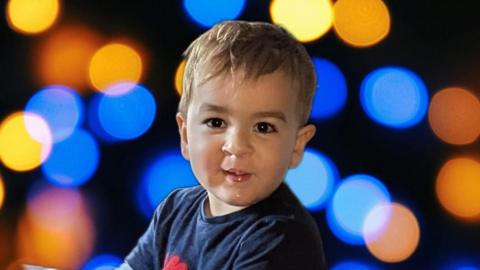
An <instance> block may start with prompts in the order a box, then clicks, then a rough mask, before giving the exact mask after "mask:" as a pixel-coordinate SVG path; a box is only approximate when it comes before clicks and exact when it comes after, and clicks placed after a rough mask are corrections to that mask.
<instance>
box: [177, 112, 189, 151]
mask: <svg viewBox="0 0 480 270" xmlns="http://www.w3.org/2000/svg"><path fill="white" fill-rule="evenodd" d="M175 118H176V119H177V125H178V133H180V148H181V150H182V156H183V157H184V158H185V159H186V160H190V155H189V153H188V139H187V119H186V117H185V116H184V115H183V114H182V113H181V112H178V113H177V115H176V117H175Z"/></svg>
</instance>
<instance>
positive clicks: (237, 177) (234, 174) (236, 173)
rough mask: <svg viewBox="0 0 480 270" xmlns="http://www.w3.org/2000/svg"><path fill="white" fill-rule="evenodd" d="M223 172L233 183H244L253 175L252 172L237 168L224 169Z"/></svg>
mask: <svg viewBox="0 0 480 270" xmlns="http://www.w3.org/2000/svg"><path fill="white" fill-rule="evenodd" d="M222 171H223V173H224V174H225V178H226V179H227V180H228V181H230V182H233V183H242V182H246V181H248V179H250V177H251V175H252V174H251V173H249V172H246V171H242V170H237V169H228V170H222Z"/></svg>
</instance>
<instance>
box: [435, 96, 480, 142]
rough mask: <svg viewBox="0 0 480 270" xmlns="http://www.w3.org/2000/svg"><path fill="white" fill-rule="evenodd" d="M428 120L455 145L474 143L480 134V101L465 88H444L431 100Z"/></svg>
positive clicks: (436, 130)
mask: <svg viewBox="0 0 480 270" xmlns="http://www.w3.org/2000/svg"><path fill="white" fill-rule="evenodd" d="M428 121H429V123H430V126H431V128H432V130H433V132H434V133H435V135H437V137H438V138H440V139H441V140H443V141H445V142H447V143H450V144H455V145H463V144H469V143H472V142H474V141H475V140H476V139H477V138H478V136H479V134H480V102H479V101H478V99H477V97H476V96H475V95H474V94H472V93H471V92H470V91H467V90H465V89H462V88H459V87H450V88H446V89H443V90H441V91H439V92H437V93H436V94H435V95H434V96H433V98H432V101H431V102H430V107H429V110H428Z"/></svg>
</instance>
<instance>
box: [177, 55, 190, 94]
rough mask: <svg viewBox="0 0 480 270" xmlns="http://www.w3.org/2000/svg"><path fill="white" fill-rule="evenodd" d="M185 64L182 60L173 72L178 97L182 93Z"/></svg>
mask: <svg viewBox="0 0 480 270" xmlns="http://www.w3.org/2000/svg"><path fill="white" fill-rule="evenodd" d="M186 63H187V62H186V61H185V60H182V62H180V64H179V65H178V67H177V71H175V90H177V94H178V95H179V96H181V95H182V91H183V72H184V71H185V64H186Z"/></svg>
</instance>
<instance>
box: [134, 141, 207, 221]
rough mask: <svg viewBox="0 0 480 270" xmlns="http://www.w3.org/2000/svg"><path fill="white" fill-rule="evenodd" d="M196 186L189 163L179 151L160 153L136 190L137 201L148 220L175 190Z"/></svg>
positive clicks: (196, 182)
mask: <svg viewBox="0 0 480 270" xmlns="http://www.w3.org/2000/svg"><path fill="white" fill-rule="evenodd" d="M195 185H198V181H197V179H196V178H195V176H194V175H193V172H192V169H191V167H190V163H189V162H188V161H186V160H185V159H184V158H183V156H182V155H181V154H180V152H179V151H177V150H175V151H169V152H166V153H162V154H161V155H160V156H159V157H158V158H156V159H155V160H153V162H152V163H151V164H150V165H149V166H148V168H147V170H146V172H145V175H144V176H143V178H142V182H141V184H140V188H139V189H138V194H137V201H138V203H139V207H140V209H141V211H142V213H143V214H144V215H145V216H146V217H148V218H150V217H151V215H152V213H153V211H154V209H155V208H156V207H157V205H158V204H159V203H160V202H161V201H162V200H163V199H165V197H167V195H168V194H169V193H170V192H171V191H173V190H174V189H176V188H180V187H190V186H195Z"/></svg>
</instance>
